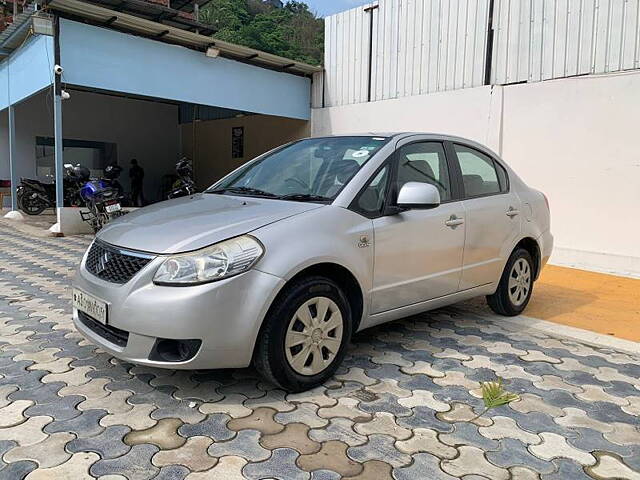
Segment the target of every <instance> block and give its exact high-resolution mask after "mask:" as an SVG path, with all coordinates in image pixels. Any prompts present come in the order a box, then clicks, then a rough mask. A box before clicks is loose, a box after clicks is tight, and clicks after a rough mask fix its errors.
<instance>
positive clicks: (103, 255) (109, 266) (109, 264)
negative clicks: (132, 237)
mask: <svg viewBox="0 0 640 480" xmlns="http://www.w3.org/2000/svg"><path fill="white" fill-rule="evenodd" d="M153 258H154V257H153V255H148V254H145V253H140V252H132V251H128V250H122V249H120V248H117V247H114V246H111V245H108V244H106V243H103V242H101V241H99V240H95V241H94V242H93V244H92V245H91V248H90V249H89V253H88V254H87V260H86V263H85V266H86V268H87V270H88V271H89V272H91V273H92V274H93V275H95V276H96V277H98V278H101V279H102V280H106V281H107V282H112V283H120V284H123V283H127V282H128V281H129V280H131V278H133V276H134V275H135V274H136V273H138V272H139V271H140V270H142V268H143V267H144V266H145V265H147V264H148V263H149V262H150V261H151V260H153Z"/></svg>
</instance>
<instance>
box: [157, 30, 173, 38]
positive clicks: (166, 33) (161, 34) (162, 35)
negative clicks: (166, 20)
mask: <svg viewBox="0 0 640 480" xmlns="http://www.w3.org/2000/svg"><path fill="white" fill-rule="evenodd" d="M169 33H171V32H170V31H169V30H164V31H163V32H160V33H158V34H157V35H156V38H162V37H164V36H165V35H169Z"/></svg>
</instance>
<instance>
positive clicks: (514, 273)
mask: <svg viewBox="0 0 640 480" xmlns="http://www.w3.org/2000/svg"><path fill="white" fill-rule="evenodd" d="M533 281H534V264H533V258H532V257H531V254H530V253H529V252H528V251H527V250H525V249H524V248H518V249H517V250H514V252H513V253H512V254H511V256H510V257H509V260H508V261H507V264H506V266H505V267H504V272H502V277H501V278H500V283H498V288H497V290H496V292H495V293H494V294H493V295H488V296H487V303H488V304H489V307H491V310H493V311H494V312H496V313H497V314H498V315H504V316H507V317H513V316H516V315H520V314H521V313H522V312H523V311H524V309H525V308H526V307H527V305H528V303H529V300H530V299H531V294H532V293H533Z"/></svg>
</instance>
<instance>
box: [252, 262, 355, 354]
mask: <svg viewBox="0 0 640 480" xmlns="http://www.w3.org/2000/svg"><path fill="white" fill-rule="evenodd" d="M309 276H322V277H326V278H329V279H330V280H333V281H334V282H336V283H337V284H338V286H339V287H340V288H341V290H342V291H343V293H344V294H345V296H346V297H347V301H348V302H349V306H350V307H351V314H352V322H353V329H352V332H353V333H355V332H356V331H357V330H358V328H359V326H360V323H361V322H362V317H363V314H364V294H363V290H362V287H361V286H360V282H358V280H357V278H356V276H355V275H354V274H353V273H352V272H351V270H349V269H348V268H346V267H345V266H343V265H340V264H338V263H334V262H329V261H325V262H319V263H314V264H312V265H308V266H305V267H304V268H302V269H301V270H299V271H298V272H296V273H295V274H294V275H293V276H291V278H289V279H288V280H287V282H286V283H285V284H283V285H282V287H281V288H280V290H279V291H278V293H277V294H276V295H275V297H274V298H273V300H272V301H271V305H270V306H269V308H268V309H267V313H266V314H265V316H264V317H263V319H262V324H261V325H260V330H259V333H258V337H259V336H260V332H261V331H262V329H263V328H264V325H265V319H266V318H267V316H268V315H269V311H270V310H271V308H272V307H273V305H275V304H276V303H277V301H278V300H279V299H280V297H281V296H282V295H283V294H284V292H285V291H286V289H287V287H288V286H289V285H291V284H292V283H293V282H295V281H297V280H299V279H301V278H303V277H309ZM256 345H257V342H255V343H254V355H255V350H256Z"/></svg>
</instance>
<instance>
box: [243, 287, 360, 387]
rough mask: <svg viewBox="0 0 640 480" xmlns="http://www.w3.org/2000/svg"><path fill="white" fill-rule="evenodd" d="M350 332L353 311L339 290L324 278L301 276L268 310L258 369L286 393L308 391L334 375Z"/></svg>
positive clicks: (256, 361)
mask: <svg viewBox="0 0 640 480" xmlns="http://www.w3.org/2000/svg"><path fill="white" fill-rule="evenodd" d="M351 329H352V320H351V308H350V306H349V302H348V301H347V298H346V297H345V295H344V293H343V292H342V291H341V290H340V287H339V286H338V285H337V284H336V283H335V282H333V281H332V280H330V279H328V278H325V277H320V276H310V277H306V278H302V279H300V280H297V281H295V282H294V283H292V284H291V285H289V286H287V287H285V290H284V291H283V292H281V293H280V295H278V298H277V299H276V300H275V301H274V303H273V305H272V306H271V308H270V309H269V312H268V313H267V316H266V318H265V320H264V324H263V327H262V330H261V331H260V334H259V338H258V341H257V344H256V352H255V355H254V365H255V367H256V369H257V370H258V371H259V372H260V373H261V374H262V375H263V376H264V377H265V378H266V379H267V380H269V381H271V382H272V383H274V384H276V385H278V386H280V387H281V388H283V389H284V390H287V391H289V392H301V391H304V390H308V389H310V388H313V387H315V386H317V385H320V384H322V383H324V382H325V381H326V380H328V379H329V378H330V377H331V376H332V375H333V374H334V373H335V371H336V369H337V368H338V366H339V365H340V363H342V360H343V358H344V355H345V352H346V347H347V344H348V342H349V339H350V338H351Z"/></svg>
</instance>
